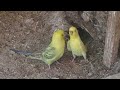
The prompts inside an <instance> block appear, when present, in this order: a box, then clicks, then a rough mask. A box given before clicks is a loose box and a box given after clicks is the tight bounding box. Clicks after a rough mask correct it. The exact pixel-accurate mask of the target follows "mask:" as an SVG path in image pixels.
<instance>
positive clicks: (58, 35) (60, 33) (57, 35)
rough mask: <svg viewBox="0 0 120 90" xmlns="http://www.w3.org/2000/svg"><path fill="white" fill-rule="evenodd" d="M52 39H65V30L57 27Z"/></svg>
mask: <svg viewBox="0 0 120 90" xmlns="http://www.w3.org/2000/svg"><path fill="white" fill-rule="evenodd" d="M52 40H55V41H56V40H57V41H58V40H64V30H62V29H57V30H56V31H54V33H53V37H52Z"/></svg>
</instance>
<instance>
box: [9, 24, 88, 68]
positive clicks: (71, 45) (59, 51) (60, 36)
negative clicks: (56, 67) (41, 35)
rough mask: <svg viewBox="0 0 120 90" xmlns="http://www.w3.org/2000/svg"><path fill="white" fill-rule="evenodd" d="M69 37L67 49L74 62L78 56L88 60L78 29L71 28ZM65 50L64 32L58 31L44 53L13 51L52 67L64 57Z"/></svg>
mask: <svg viewBox="0 0 120 90" xmlns="http://www.w3.org/2000/svg"><path fill="white" fill-rule="evenodd" d="M69 35H70V40H69V41H68V42H67V49H68V51H71V52H72V55H73V60H74V59H75V57H76V56H83V57H84V59H85V60H86V52H87V49H86V47H85V45H84V43H83V42H82V40H81V38H80V36H79V34H78V30H77V28H76V27H73V26H72V27H70V28H69ZM64 49H65V38H64V30H61V29H58V30H56V31H55V32H54V33H53V36H52V40H51V43H50V44H49V46H48V47H47V48H46V49H45V51H44V52H43V53H27V52H24V51H19V50H15V49H11V50H12V51H14V52H15V53H17V54H23V55H25V56H26V57H28V58H31V59H38V60H42V61H43V62H45V63H46V64H47V65H49V67H50V65H51V64H52V63H53V62H55V61H57V60H59V59H60V58H61V57H62V56H63V54H64Z"/></svg>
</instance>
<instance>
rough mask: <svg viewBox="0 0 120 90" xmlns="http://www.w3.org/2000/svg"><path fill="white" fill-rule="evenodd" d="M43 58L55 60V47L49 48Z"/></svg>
mask: <svg viewBox="0 0 120 90" xmlns="http://www.w3.org/2000/svg"><path fill="white" fill-rule="evenodd" d="M42 56H43V59H44V60H48V59H53V58H54V57H55V56H56V52H55V47H51V46H48V47H47V48H46V50H45V51H44V52H43V53H42Z"/></svg>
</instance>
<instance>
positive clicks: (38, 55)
mask: <svg viewBox="0 0 120 90" xmlns="http://www.w3.org/2000/svg"><path fill="white" fill-rule="evenodd" d="M10 50H11V51H13V52H15V53H17V54H19V55H24V56H26V57H28V58H31V59H38V60H42V56H41V53H31V52H27V51H20V50H16V49H10Z"/></svg>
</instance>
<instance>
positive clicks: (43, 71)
mask: <svg viewBox="0 0 120 90" xmlns="http://www.w3.org/2000/svg"><path fill="white" fill-rule="evenodd" d="M62 14H63V13H62V12H57V11H56V12H55V11H39V12H37V11H33V12H32V11H31V12H27V11H24V12H23V11H21V12H20V11H11V12H10V11H9V12H3V11H1V12H0V78H1V79H23V78H25V79H100V78H104V77H107V76H109V75H113V74H116V73H119V68H118V67H117V66H118V65H117V64H116V65H117V66H113V67H112V68H111V69H108V68H106V67H105V66H104V65H103V63H102V59H103V50H104V49H103V48H104V34H101V35H100V34H99V32H102V33H103V32H105V31H99V30H98V33H97V34H98V37H99V40H98V39H93V38H92V37H91V36H90V35H89V34H88V33H87V32H86V31H85V30H82V29H81V31H79V32H80V36H81V38H82V40H83V42H84V43H85V44H86V45H87V48H88V52H87V58H88V60H89V61H90V62H91V63H92V65H93V67H91V64H90V63H89V62H86V61H85V60H84V59H83V57H77V58H76V59H75V61H74V62H72V58H73V57H72V54H71V52H68V51H67V50H66V49H65V53H64V56H63V57H62V58H61V59H60V60H59V61H58V62H55V63H53V64H52V65H51V69H49V68H48V66H47V65H46V64H45V63H43V62H42V61H39V60H33V59H28V58H26V57H24V56H21V55H18V54H16V53H14V52H12V51H10V49H13V48H14V49H17V50H23V51H30V52H42V51H44V49H45V48H46V47H47V45H48V44H49V43H50V40H51V39H50V38H51V36H52V33H53V31H54V30H55V29H57V28H62V29H64V30H66V31H67V30H68V28H69V27H70V26H71V25H72V24H71V23H69V22H68V21H67V20H65V19H64V17H65V16H64V15H62ZM100 28H101V27H100ZM79 29H80V27H79ZM102 35H103V36H102ZM66 37H67V34H66ZM96 38H97V37H96ZM118 60H120V57H118Z"/></svg>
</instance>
